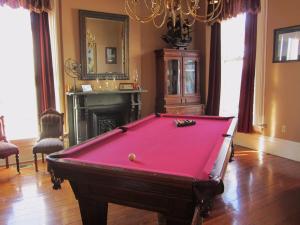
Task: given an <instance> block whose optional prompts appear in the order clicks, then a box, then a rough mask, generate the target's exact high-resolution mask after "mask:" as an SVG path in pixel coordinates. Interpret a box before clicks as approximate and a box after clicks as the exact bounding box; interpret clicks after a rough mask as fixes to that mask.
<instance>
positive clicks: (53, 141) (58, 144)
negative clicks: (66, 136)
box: [33, 138, 64, 154]
mask: <svg viewBox="0 0 300 225" xmlns="http://www.w3.org/2000/svg"><path fill="white" fill-rule="evenodd" d="M63 149H64V143H63V142H62V141H61V140H60V139H58V138H45V139H42V140H40V141H39V142H38V143H36V144H35V145H34V146H33V153H45V154H50V153H52V152H57V151H59V150H63Z"/></svg>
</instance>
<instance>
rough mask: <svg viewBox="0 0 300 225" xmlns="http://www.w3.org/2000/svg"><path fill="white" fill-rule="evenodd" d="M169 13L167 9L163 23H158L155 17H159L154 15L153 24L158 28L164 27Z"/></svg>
mask: <svg viewBox="0 0 300 225" xmlns="http://www.w3.org/2000/svg"><path fill="white" fill-rule="evenodd" d="M167 15H168V11H167V10H165V15H164V17H163V20H162V21H161V23H160V24H159V25H158V24H157V23H156V21H155V18H156V17H157V16H156V17H154V18H153V25H154V26H155V27H156V28H158V29H159V28H162V26H163V25H164V24H165V22H166V19H167Z"/></svg>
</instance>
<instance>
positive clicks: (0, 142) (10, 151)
mask: <svg viewBox="0 0 300 225" xmlns="http://www.w3.org/2000/svg"><path fill="white" fill-rule="evenodd" d="M4 128H5V127H4V117H3V116H0V159H5V161H6V168H9V162H8V157H9V156H11V155H16V164H17V171H18V173H20V166H19V149H18V147H17V146H16V145H14V144H12V143H9V142H8V141H7V140H6V136H5V129H4Z"/></svg>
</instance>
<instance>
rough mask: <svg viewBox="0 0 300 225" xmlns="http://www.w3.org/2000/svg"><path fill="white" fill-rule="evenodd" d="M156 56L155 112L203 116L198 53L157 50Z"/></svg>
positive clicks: (193, 51)
mask: <svg viewBox="0 0 300 225" xmlns="http://www.w3.org/2000/svg"><path fill="white" fill-rule="evenodd" d="M155 54H156V75H157V79H156V82H157V87H156V90H157V93H156V111H157V112H163V113H172V114H197V115H200V114H203V113H204V105H203V104H201V103H200V70H199V69H200V65H199V62H200V52H199V51H195V50H177V49H160V50H156V51H155Z"/></svg>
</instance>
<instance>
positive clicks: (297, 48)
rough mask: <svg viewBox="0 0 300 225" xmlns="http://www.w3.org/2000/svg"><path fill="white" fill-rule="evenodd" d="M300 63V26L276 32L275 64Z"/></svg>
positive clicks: (276, 30) (280, 29)
mask: <svg viewBox="0 0 300 225" xmlns="http://www.w3.org/2000/svg"><path fill="white" fill-rule="evenodd" d="M295 61H300V25H297V26H291V27H284V28H279V29H275V30H274V48H273V63H283V62H295Z"/></svg>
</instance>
